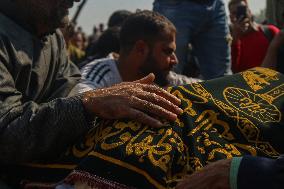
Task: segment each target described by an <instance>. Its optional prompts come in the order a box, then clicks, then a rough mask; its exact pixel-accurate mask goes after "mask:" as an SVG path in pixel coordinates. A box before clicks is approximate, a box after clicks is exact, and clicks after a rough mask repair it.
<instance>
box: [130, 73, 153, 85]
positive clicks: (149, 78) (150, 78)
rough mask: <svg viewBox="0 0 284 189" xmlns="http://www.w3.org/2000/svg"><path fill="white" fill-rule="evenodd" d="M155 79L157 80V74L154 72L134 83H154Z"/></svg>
mask: <svg viewBox="0 0 284 189" xmlns="http://www.w3.org/2000/svg"><path fill="white" fill-rule="evenodd" d="M154 80H155V75H154V74H153V73H150V74H148V75H147V76H145V77H143V78H141V79H139V80H136V81H134V83H141V84H153V82H154Z"/></svg>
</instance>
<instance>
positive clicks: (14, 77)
mask: <svg viewBox="0 0 284 189" xmlns="http://www.w3.org/2000/svg"><path fill="white" fill-rule="evenodd" d="M1 9H2V10H3V9H5V7H1ZM79 79H80V73H79V71H78V69H77V68H76V67H75V66H74V65H73V64H72V63H70V62H69V61H68V58H67V55H66V49H65V43H64V40H63V37H62V34H61V33H60V31H56V32H54V33H52V34H49V35H46V36H45V37H44V38H42V39H39V38H37V37H36V36H35V35H32V34H31V33H30V32H28V31H27V30H25V29H24V28H23V27H21V26H20V25H19V24H17V23H16V22H14V21H12V20H11V19H10V18H9V17H7V16H5V15H4V14H2V13H1V12H0V154H1V155H0V164H4V165H7V164H14V163H19V162H30V161H32V160H36V159H49V158H54V157H56V156H57V155H58V154H60V152H62V150H63V149H65V148H66V146H68V145H70V144H71V143H73V142H74V141H75V140H77V139H78V137H80V136H82V135H83V134H85V133H86V132H87V131H88V130H89V127H90V125H88V123H87V120H86V117H85V114H84V109H83V105H82V102H81V100H80V98H79V97H72V98H64V97H65V96H67V95H68V93H69V92H70V90H71V89H72V88H73V86H74V85H75V84H76V83H77V82H78V80H79Z"/></svg>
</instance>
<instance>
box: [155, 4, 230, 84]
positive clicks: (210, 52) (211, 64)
mask: <svg viewBox="0 0 284 189" xmlns="http://www.w3.org/2000/svg"><path fill="white" fill-rule="evenodd" d="M153 10H154V11H157V12H159V13H161V14H163V15H165V16H166V17H167V18H168V19H169V20H170V21H172V22H173V24H174V25H175V26H176V28H177V51H176V52H177V53H176V54H177V58H178V60H179V64H178V65H176V67H175V69H174V70H175V71H176V72H177V73H181V74H185V75H188V74H187V72H188V71H187V70H185V68H186V67H187V66H186V65H187V63H188V60H187V57H188V44H189V43H190V44H192V46H193V49H194V51H195V55H196V57H197V59H198V62H199V67H200V74H201V76H202V78H203V79H212V78H216V77H222V76H224V75H227V74H231V63H230V45H229V40H230V35H229V27H228V23H227V17H226V12H225V5H224V2H223V0H155V1H154V8H153Z"/></svg>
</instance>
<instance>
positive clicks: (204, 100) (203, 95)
mask: <svg viewBox="0 0 284 189" xmlns="http://www.w3.org/2000/svg"><path fill="white" fill-rule="evenodd" d="M191 87H192V88H193V90H194V91H195V92H197V93H198V94H196V93H194V92H192V91H190V90H189V89H186V88H185V87H183V86H179V88H180V89H181V90H182V91H184V92H186V93H188V94H190V95H192V96H196V97H198V98H199V99H201V100H202V101H201V102H199V101H194V103H207V102H208V99H211V98H212V96H211V94H210V93H208V92H207V91H206V90H205V89H204V88H203V87H202V85H201V84H199V83H192V84H191Z"/></svg>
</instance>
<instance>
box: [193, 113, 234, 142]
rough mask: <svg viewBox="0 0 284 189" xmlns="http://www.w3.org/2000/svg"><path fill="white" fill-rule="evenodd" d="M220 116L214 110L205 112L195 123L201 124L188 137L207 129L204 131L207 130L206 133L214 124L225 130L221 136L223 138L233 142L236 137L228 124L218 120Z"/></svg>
mask: <svg viewBox="0 0 284 189" xmlns="http://www.w3.org/2000/svg"><path fill="white" fill-rule="evenodd" d="M218 115H219V114H218V113H216V112H214V111H213V110H205V111H203V112H202V113H201V115H200V116H199V117H198V118H197V119H196V120H195V122H196V123H199V124H198V125H197V126H196V127H195V128H194V129H193V130H192V131H191V132H190V133H189V134H188V136H193V135H194V134H195V133H196V132H197V131H199V130H201V129H202V128H203V127H205V128H204V129H202V130H205V131H206V130H209V129H210V128H211V127H212V126H213V125H214V124H216V125H220V126H221V127H222V128H223V130H224V131H223V132H222V134H221V135H222V137H224V138H225V139H227V140H233V139H234V136H233V135H232V134H231V133H229V132H230V127H229V125H228V123H226V122H225V121H222V120H218V118H217V116H218ZM205 117H206V118H205ZM204 118H205V119H204ZM202 120H203V121H202ZM216 125H215V127H216Z"/></svg>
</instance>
